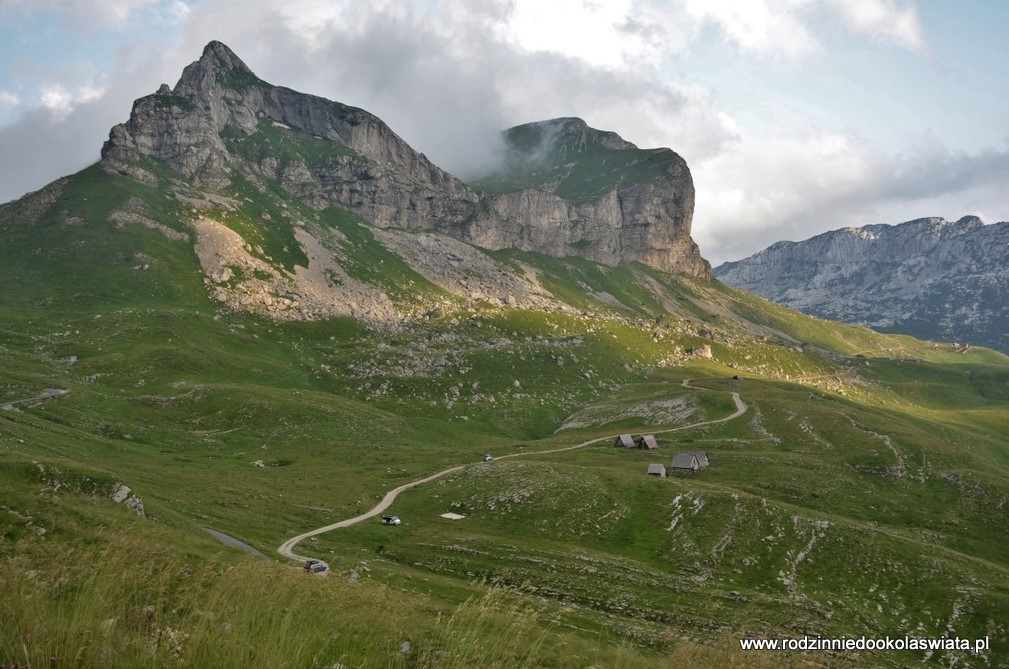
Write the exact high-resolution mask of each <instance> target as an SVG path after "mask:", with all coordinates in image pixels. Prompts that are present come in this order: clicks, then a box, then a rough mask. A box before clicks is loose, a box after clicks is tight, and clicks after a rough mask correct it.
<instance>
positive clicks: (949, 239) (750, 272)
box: [715, 216, 1009, 352]
mask: <svg viewBox="0 0 1009 669" xmlns="http://www.w3.org/2000/svg"><path fill="white" fill-rule="evenodd" d="M715 276H716V277H718V278H719V279H720V280H721V281H724V282H725V283H728V284H730V285H733V286H736V287H738V288H742V289H744V290H748V291H750V292H753V293H756V294H758V295H761V296H763V297H766V298H767V299H769V300H772V301H774V302H777V303H779V304H782V305H784V306H787V307H790V308H792V309H797V310H799V311H803V312H805V313H809V314H813V315H816V316H821V317H823V318H830V319H833V320H840V321H845V322H849V323H858V324H861V325H868V326H869V327H872V328H875V329H877V330H881V331H884V332H900V333H906V334H911V335H914V336H916V337H919V338H922V339H931V340H940V341H946V342H969V343H971V344H982V345H985V346H990V347H993V348H997V349H999V350H1002V351H1004V352H1009V334H1007V333H1009V223H996V224H993V225H984V224H983V223H982V221H981V220H980V219H979V218H977V217H976V216H965V217H963V218H961V219H960V220H958V221H956V222H949V221H946V220H944V219H942V218H922V219H917V220H914V221H908V222H907V223H902V224H900V225H896V226H890V225H868V226H865V227H861V228H844V229H842V230H835V231H832V232H827V233H824V234H822V235H818V236H816V237H813V238H812V239H808V240H806V241H803V242H778V243H777V244H774V245H772V246H770V247H768V248H766V249H764V250H763V251H761V252H759V253H757V254H755V255H753V256H750V257H749V258H745V259H743V260H740V261H738V262H729V263H725V264H723V265H720V266H719V267H717V268H716V269H715Z"/></svg>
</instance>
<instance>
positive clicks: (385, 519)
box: [382, 516, 402, 525]
mask: <svg viewBox="0 0 1009 669" xmlns="http://www.w3.org/2000/svg"><path fill="white" fill-rule="evenodd" d="M401 522H402V521H401V520H400V519H399V516H382V524H383V525H399V524H400V523H401Z"/></svg>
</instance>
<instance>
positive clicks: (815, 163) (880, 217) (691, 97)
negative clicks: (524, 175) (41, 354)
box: [0, 0, 1009, 264]
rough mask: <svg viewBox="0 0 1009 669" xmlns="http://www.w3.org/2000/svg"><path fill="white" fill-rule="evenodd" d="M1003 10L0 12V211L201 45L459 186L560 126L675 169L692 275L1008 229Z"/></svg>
mask: <svg viewBox="0 0 1009 669" xmlns="http://www.w3.org/2000/svg"><path fill="white" fill-rule="evenodd" d="M1007 26H1009V3H1007V2H1003V1H1001V0H976V1H975V2H970V3H953V2H947V1H945V0H929V1H926V0H919V1H917V2H915V1H913V0H550V1H545V0H417V1H414V2H409V1H408V0H372V1H370V2H362V1H348V2H339V1H334V0H0V156H2V160H0V201H6V200H10V199H13V198H16V197H19V196H20V195H22V194H23V193H25V192H27V191H30V190H34V189H37V188H39V187H41V186H43V185H45V184H46V183H48V182H49V181H50V180H52V179H54V178H56V177H58V176H61V175H65V174H69V173H72V172H74V171H76V170H78V169H80V168H82V167H84V166H86V165H88V164H90V163H92V162H94V161H95V160H97V158H98V155H99V151H100V149H101V144H102V142H103V141H104V140H105V139H106V138H107V136H108V130H109V128H110V127H111V126H112V125H114V124H115V123H119V122H122V121H125V120H126V118H127V117H128V116H129V110H130V105H131V103H132V101H133V100H134V99H135V98H137V97H140V96H142V95H145V94H148V93H151V92H153V91H154V90H156V89H157V87H158V85H160V84H161V83H162V82H167V83H169V84H170V85H174V84H175V82H176V81H177V79H178V77H179V74H180V73H181V70H182V68H183V67H184V66H185V65H186V64H187V63H189V62H191V61H193V60H195V59H197V58H198V57H199V55H200V52H201V50H202V48H203V46H204V45H205V44H206V42H208V41H210V40H211V39H217V40H221V41H223V42H225V43H226V44H228V45H229V46H230V47H231V48H232V49H233V50H234V51H235V52H236V53H237V54H238V55H239V56H240V57H241V58H242V59H243V60H245V62H246V63H247V64H248V65H249V66H250V67H251V68H252V69H253V71H255V72H256V73H257V74H258V75H259V76H260V77H262V78H263V79H266V80H267V81H270V82H272V83H278V84H283V85H286V86H288V87H291V88H295V89H298V90H302V91H305V92H309V93H314V94H317V95H322V96H324V97H328V98H331V99H335V100H339V101H341V102H345V103H347V104H352V105H356V106H359V107H363V108H365V109H367V110H369V111H371V112H373V113H375V114H377V115H379V116H380V117H382V118H383V119H384V120H385V121H386V122H387V123H389V125H390V126H392V128H393V129H394V130H396V131H397V132H398V133H399V134H400V135H401V136H403V137H404V138H405V139H406V140H407V141H409V142H410V143H411V144H412V145H413V146H414V147H415V148H417V149H418V150H420V151H423V152H424V153H426V154H427V155H428V156H429V157H430V158H431V159H432V160H434V161H435V162H436V163H438V164H440V165H442V166H443V167H445V168H446V169H448V170H450V171H452V172H454V173H456V174H458V175H460V176H466V175H467V174H470V173H472V172H474V171H476V170H479V169H480V167H481V165H483V164H485V163H486V161H487V160H488V159H489V156H491V155H492V154H493V149H494V147H495V142H496V137H497V133H498V132H499V131H500V130H501V129H503V128H506V127H509V126H512V125H516V124H519V123H525V122H528V121H534V120H542V119H546V118H553V117H557V116H579V117H582V118H584V119H585V120H586V121H587V122H588V123H589V124H590V125H592V126H594V127H597V128H602V129H607V130H614V131H616V132H618V133H619V134H620V135H621V136H623V137H624V138H625V139H627V140H629V141H632V142H634V143H635V144H637V145H638V146H641V147H654V146H668V147H671V148H673V149H674V150H676V151H677V152H678V153H680V154H681V155H682V156H683V157H684V158H686V160H687V162H688V164H689V165H690V168H691V171H692V172H693V175H694V183H695V186H696V189H697V205H696V211H695V215H694V227H693V236H694V239H695V240H697V242H698V243H699V244H700V246H701V251H702V253H703V254H704V255H705V257H707V258H708V259H709V260H711V261H712V262H713V263H714V264H718V263H720V262H722V261H725V260H734V259H738V258H740V257H743V256H746V255H749V254H751V253H754V252H756V251H758V250H759V249H761V248H763V247H764V246H767V245H768V244H770V243H773V242H775V241H778V240H781V239H805V238H807V237H810V236H812V235H814V234H817V233H819V232H823V231H825V230H829V229H833V228H837V227H843V226H848V225H864V224H867V223H899V222H901V221H905V220H909V219H912V218H918V217H921V216H944V217H946V218H949V219H956V218H959V217H960V216H962V215H965V214H976V215H979V216H981V217H982V218H983V219H984V220H985V221H986V222H989V223H991V222H995V221H1001V220H1009V188H1007V187H1006V186H1009V114H1007V113H1006V111H1005V101H1006V96H1007V95H1009V52H1007V50H1006V47H1005V43H1004V39H1003V36H1004V32H1005V28H1006V27H1007Z"/></svg>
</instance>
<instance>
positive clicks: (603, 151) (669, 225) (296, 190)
mask: <svg viewBox="0 0 1009 669" xmlns="http://www.w3.org/2000/svg"><path fill="white" fill-rule="evenodd" d="M280 134H283V135H285V137H284V138H283V143H288V144H290V143H291V142H292V140H293V142H294V143H296V144H297V146H298V148H299V150H298V151H288V152H287V153H286V154H283V153H282V154H280V155H278V153H277V152H276V151H264V149H263V147H264V146H267V145H269V143H270V139H271V136H275V135H280ZM505 135H506V139H507V140H508V141H509V144H510V145H511V146H512V148H513V149H515V148H516V147H517V146H518V144H516V142H515V141H514V140H515V139H517V138H521V139H522V140H523V142H524V143H522V144H521V149H522V151H524V153H522V151H513V154H512V156H511V157H512V158H514V157H515V156H518V155H520V154H522V160H510V161H509V162H508V164H507V166H506V167H505V168H503V170H502V171H501V172H499V173H497V174H495V175H491V176H490V177H488V178H487V179H485V180H484V181H483V182H482V184H481V188H480V189H479V191H478V190H476V189H473V188H471V187H469V186H467V185H466V184H464V183H463V182H462V181H460V180H459V179H457V178H456V177H454V176H452V175H451V174H449V173H447V172H445V171H444V170H442V169H440V168H439V167H437V166H436V165H434V164H433V163H431V162H430V161H429V160H428V159H427V158H426V157H425V156H424V155H423V154H421V153H418V152H417V151H415V150H414V149H413V148H411V147H410V146H409V145H408V144H407V143H406V142H405V141H403V140H402V139H401V138H400V137H399V136H398V135H396V134H395V133H394V132H393V131H392V130H391V129H390V128H389V127H388V126H387V125H386V124H385V123H383V122H382V121H381V120H380V119H379V118H378V117H376V116H374V115H372V114H369V113H368V112H366V111H364V110H361V109H357V108H355V107H349V106H347V105H343V104H340V103H338V102H332V101H329V100H326V99H324V98H320V97H317V96H313V95H307V94H303V93H298V92H296V91H292V90H290V89H288V88H283V87H279V86H273V85H271V84H268V83H266V82H264V81H262V80H261V79H259V78H258V77H257V76H256V75H255V74H254V73H253V72H252V70H250V69H249V68H248V67H247V66H246V65H245V63H243V62H242V61H241V60H240V59H239V58H238V57H237V56H236V55H235V54H234V53H233V52H232V51H231V50H230V49H229V48H228V47H227V46H225V45H224V44H222V43H220V42H210V43H209V44H208V45H207V47H206V48H205V49H204V52H203V55H202V56H201V58H200V59H199V60H198V61H196V62H194V63H192V64H190V65H189V66H187V67H186V68H185V70H184V71H183V73H182V76H181V78H180V79H179V82H178V83H177V84H176V86H175V87H174V88H169V87H168V86H167V85H163V86H162V87H161V88H160V89H159V90H158V92H156V93H154V94H153V95H149V96H146V97H144V98H141V99H139V100H137V101H136V103H135V104H134V106H133V111H132V113H131V115H130V119H129V120H128V121H127V122H126V123H123V124H119V125H117V126H115V127H114V128H113V129H112V131H111V133H110V136H109V140H108V141H107V142H106V143H105V146H104V147H103V150H102V160H103V162H104V164H105V165H106V166H107V167H108V168H110V169H111V170H114V171H117V172H120V173H124V174H129V175H131V176H134V177H136V178H140V179H144V178H145V177H144V174H143V171H144V170H143V168H142V166H141V165H140V164H139V163H142V161H143V159H144V158H155V159H157V160H159V161H161V162H164V163H165V164H167V165H168V166H169V167H171V168H172V169H173V170H175V171H177V172H179V173H180V174H181V175H183V176H184V177H185V178H187V179H191V180H193V181H194V182H195V183H196V184H199V185H201V186H203V187H206V188H208V189H211V190H214V189H217V188H220V187H223V186H225V185H227V184H228V183H229V181H230V179H231V178H232V175H233V173H234V172H240V173H243V174H245V175H247V176H249V177H251V178H252V179H253V180H255V181H262V182H264V183H276V184H278V185H280V186H281V187H282V188H284V189H285V190H287V191H288V192H289V193H291V194H292V195H294V196H295V197H297V198H299V199H300V200H302V201H304V202H306V203H308V204H309V205H310V206H312V207H314V208H316V209H323V208H325V207H326V206H329V205H332V204H340V205H342V206H346V207H349V208H351V209H352V211H353V212H354V213H355V214H356V215H358V216H360V217H361V218H362V219H364V220H365V221H367V222H368V223H370V224H371V225H374V226H377V227H379V228H400V229H405V230H410V231H428V232H438V233H442V234H447V235H450V236H452V237H455V238H456V239H459V240H462V241H464V242H467V243H471V244H475V245H477V246H481V247H484V248H488V249H492V250H497V249H506V248H515V249H520V250H524V251H535V252H540V253H545V254H547V255H552V256H555V257H569V256H580V257H584V258H587V259H590V260H593V261H595V262H600V263H603V264H606V265H620V264H625V263H629V262H634V261H640V262H643V263H645V264H647V265H651V266H652V267H655V268H657V269H660V270H663V271H668V272H683V273H686V274H690V275H694V276H700V277H710V271H711V270H710V265H708V263H707V262H706V261H705V260H704V259H703V258H701V255H700V251H699V250H698V248H697V245H696V244H694V242H693V240H692V239H691V238H690V225H691V219H692V216H693V204H694V187H693V181H692V179H691V176H690V170H689V168H688V167H687V164H686V162H685V161H684V160H683V159H682V158H681V157H680V156H678V155H677V154H675V153H674V152H673V151H671V150H669V149H652V150H640V149H638V148H637V147H635V146H634V145H633V144H631V143H629V142H625V141H624V140H622V139H620V138H619V137H618V136H617V135H616V134H614V133H607V132H602V131H598V130H594V129H592V128H589V127H588V125H586V124H585V122H584V121H582V120H580V119H572V118H565V119H554V120H552V121H544V122H540V123H536V124H529V125H526V126H519V127H518V128H513V129H511V130H509V131H507V132H506V133H505ZM530 138H533V139H534V140H535V141H534V142H530V141H529V140H530ZM275 143H276V142H275ZM544 171H549V172H550V173H551V174H552V175H553V174H555V173H556V175H557V176H564V177H569V178H567V179H566V180H565V179H561V180H559V181H556V182H555V181H552V180H551V179H541V178H539V177H540V176H541V174H542V173H543V172H544ZM505 173H507V174H506V176H507V178H504V179H498V180H497V182H496V184H495V180H496V179H497V177H500V176H502V175H503V174H505Z"/></svg>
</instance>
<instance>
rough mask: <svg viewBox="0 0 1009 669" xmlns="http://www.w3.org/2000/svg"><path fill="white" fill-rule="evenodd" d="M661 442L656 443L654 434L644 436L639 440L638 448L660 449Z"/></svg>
mask: <svg viewBox="0 0 1009 669" xmlns="http://www.w3.org/2000/svg"><path fill="white" fill-rule="evenodd" d="M658 447H659V442H658V441H656V439H655V435H654V434H643V435H641V438H640V439H638V448H649V449H651V448H658Z"/></svg>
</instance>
